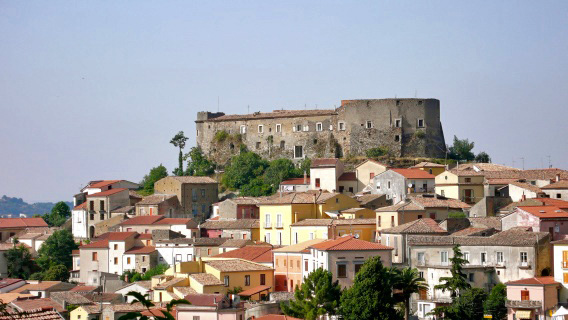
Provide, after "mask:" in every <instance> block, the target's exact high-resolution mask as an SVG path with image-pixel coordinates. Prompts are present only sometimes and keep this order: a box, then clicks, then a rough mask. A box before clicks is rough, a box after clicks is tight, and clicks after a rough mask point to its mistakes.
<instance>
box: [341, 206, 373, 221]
mask: <svg viewBox="0 0 568 320" xmlns="http://www.w3.org/2000/svg"><path fill="white" fill-rule="evenodd" d="M339 215H340V216H341V217H342V218H344V219H374V218H375V210H371V209H369V208H349V209H345V210H341V211H340V212H339Z"/></svg>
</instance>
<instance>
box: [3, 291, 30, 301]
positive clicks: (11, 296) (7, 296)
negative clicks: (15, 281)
mask: <svg viewBox="0 0 568 320" xmlns="http://www.w3.org/2000/svg"><path fill="white" fill-rule="evenodd" d="M32 297H35V295H33V294H29V293H19V292H8V293H0V301H2V302H4V303H10V302H12V301H14V300H16V299H18V298H32Z"/></svg>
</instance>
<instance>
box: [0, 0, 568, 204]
mask: <svg viewBox="0 0 568 320" xmlns="http://www.w3.org/2000/svg"><path fill="white" fill-rule="evenodd" d="M567 34H568V2H566V1H543V2H529V1H522V2H519V1H500V2H492V1H479V2H474V3H473V2H464V3H457V2H453V1H432V2H427V1H423V2H416V1H397V2H390V1H389V2H387V1H380V2H377V1H361V2H342V1H313V2H304V1H286V2H266V1H226V2H221V1H208V2H184V1H164V2H160V3H149V2H138V1H122V2H110V1H81V2H71V1H50V2H41V1H25V2H24V1H2V2H0V42H1V43H2V50H0V70H1V71H0V111H1V114H2V122H1V123H2V125H0V145H1V146H2V147H3V148H2V149H3V151H4V152H3V157H0V166H1V168H2V171H1V174H0V196H1V195H7V196H10V197H18V198H23V199H24V201H26V202H29V203H32V202H37V201H42V202H45V201H59V200H64V201H70V200H71V198H72V196H73V195H74V194H76V193H77V192H78V191H79V188H81V187H82V186H84V185H85V184H86V183H87V182H88V181H90V180H97V179H126V180H130V181H134V182H138V181H140V180H141V179H142V177H143V175H145V174H147V173H148V171H149V170H150V168H152V167H154V166H157V165H159V164H160V163H163V164H164V165H165V166H166V167H167V169H168V171H169V172H171V171H172V170H173V168H174V167H175V166H176V165H177V150H176V148H175V147H173V146H172V145H171V144H169V141H170V139H171V137H173V135H174V134H175V133H176V132H178V131H180V130H183V131H184V132H185V133H186V135H187V136H188V137H189V141H188V145H187V147H186V151H189V149H190V148H191V147H192V146H194V145H195V124H194V120H195V117H196V113H197V112H198V111H205V110H209V111H217V103H218V99H219V111H222V112H225V113H227V114H230V113H246V112H247V110H248V109H249V107H248V106H250V112H254V111H271V110H274V109H280V108H286V109H303V108H304V106H307V107H308V108H316V106H317V108H319V109H324V108H333V107H334V106H339V105H340V103H341V100H342V99H365V98H369V99H371V98H376V99H381V98H394V97H395V96H396V97H400V98H405V97H407V98H413V97H415V96H417V97H421V98H436V99H439V100H440V108H441V121H442V125H443V128H444V134H445V138H446V143H447V144H451V142H452V139H453V136H454V135H457V136H458V137H459V138H468V139H470V140H472V141H474V142H475V149H474V151H475V152H476V153H477V152H480V151H486V152H487V153H489V155H490V156H491V157H492V159H493V162H494V163H500V164H505V165H509V166H510V165H512V164H513V161H514V162H515V166H516V167H519V168H521V167H522V163H523V160H522V159H523V158H524V166H525V168H527V169H528V168H540V167H548V162H549V160H548V156H550V159H551V164H552V166H553V167H558V168H563V169H568V142H567V141H566V136H567V132H568V130H567V129H566V123H565V120H566V119H567V116H568V110H567V108H566V101H568V90H567V89H568V79H567V77H566V75H567V74H568V64H567V62H566V52H568V37H567V36H566V35H567ZM556 134H558V136H556Z"/></svg>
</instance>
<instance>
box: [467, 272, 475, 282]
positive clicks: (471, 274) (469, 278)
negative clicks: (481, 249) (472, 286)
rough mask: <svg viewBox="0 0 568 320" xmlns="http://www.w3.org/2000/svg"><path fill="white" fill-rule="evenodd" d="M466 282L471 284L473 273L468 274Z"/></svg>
mask: <svg viewBox="0 0 568 320" xmlns="http://www.w3.org/2000/svg"><path fill="white" fill-rule="evenodd" d="M468 280H469V282H473V280H474V273H470V274H469V275H468Z"/></svg>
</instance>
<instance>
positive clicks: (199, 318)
mask: <svg viewBox="0 0 568 320" xmlns="http://www.w3.org/2000/svg"><path fill="white" fill-rule="evenodd" d="M193 320H201V317H200V316H193Z"/></svg>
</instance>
